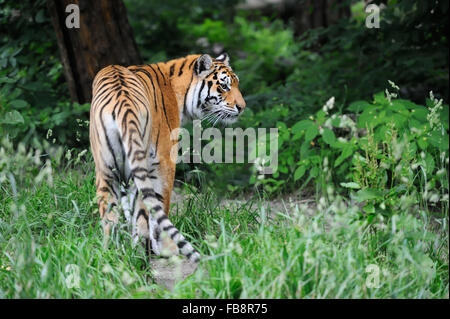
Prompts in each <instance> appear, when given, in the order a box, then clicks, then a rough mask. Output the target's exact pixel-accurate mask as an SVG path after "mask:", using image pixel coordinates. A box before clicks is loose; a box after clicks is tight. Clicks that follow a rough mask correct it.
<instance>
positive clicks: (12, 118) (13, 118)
mask: <svg viewBox="0 0 450 319" xmlns="http://www.w3.org/2000/svg"><path fill="white" fill-rule="evenodd" d="M23 123H24V120H23V117H22V115H21V114H20V113H19V112H17V111H16V110H14V111H11V112H7V113H5V115H3V117H1V118H0V124H10V125H14V124H23Z"/></svg>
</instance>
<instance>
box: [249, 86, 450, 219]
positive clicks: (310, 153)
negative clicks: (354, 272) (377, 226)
mask: <svg viewBox="0 0 450 319" xmlns="http://www.w3.org/2000/svg"><path fill="white" fill-rule="evenodd" d="M391 83H392V82H391ZM392 85H393V86H394V88H396V86H395V84H393V83H392ZM395 95H396V93H390V92H389V91H387V90H386V92H385V93H383V92H381V93H379V94H375V95H374V99H373V101H372V102H371V103H369V102H365V101H356V102H353V103H351V104H350V105H349V106H348V107H347V108H346V109H345V110H344V111H343V112H340V111H336V112H334V114H331V110H332V109H333V108H334V98H332V99H330V100H329V101H328V102H327V103H326V104H325V105H324V107H323V108H322V109H321V110H320V111H318V112H317V113H316V114H315V115H314V116H311V117H310V118H309V119H305V120H301V121H298V122H297V123H295V124H294V125H293V126H292V127H288V126H287V125H286V124H285V123H283V122H279V123H277V128H278V130H279V142H278V145H279V153H278V165H279V166H278V171H277V172H276V173H275V174H273V175H272V176H270V177H269V178H265V176H262V178H257V177H258V176H257V175H253V176H252V178H251V179H250V183H252V184H254V185H256V186H258V185H262V186H263V188H264V189H265V190H266V191H268V192H269V193H274V192H279V191H281V190H284V191H286V190H290V191H292V190H295V189H296V187H297V185H300V186H301V188H303V187H304V186H305V185H306V184H307V183H309V182H310V181H311V180H315V181H316V184H317V185H318V187H319V188H321V190H322V193H325V194H326V193H327V187H328V186H330V185H335V186H337V187H339V186H341V187H343V188H344V189H349V190H353V191H351V194H350V195H351V196H352V198H354V200H355V201H356V202H358V203H362V204H363V208H362V210H361V213H362V214H363V215H369V217H370V218H373V216H374V215H375V212H381V213H383V214H384V215H387V216H390V215H391V214H392V213H394V212H397V211H407V210H409V209H413V208H414V207H415V205H417V204H421V205H422V207H425V208H426V209H431V210H441V209H442V211H446V209H448V195H446V194H448V168H449V167H448V158H449V144H448V129H449V127H448V105H443V104H442V100H438V99H436V98H435V97H434V96H433V94H432V93H431V94H430V99H429V100H428V102H427V104H428V108H426V107H424V106H421V105H417V104H415V103H413V102H411V101H408V100H403V99H394V96H395ZM348 112H351V113H348ZM444 207H446V208H444Z"/></svg>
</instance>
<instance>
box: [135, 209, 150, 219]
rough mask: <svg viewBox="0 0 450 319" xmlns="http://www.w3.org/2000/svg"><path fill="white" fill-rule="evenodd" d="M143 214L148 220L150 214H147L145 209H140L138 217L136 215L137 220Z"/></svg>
mask: <svg viewBox="0 0 450 319" xmlns="http://www.w3.org/2000/svg"><path fill="white" fill-rule="evenodd" d="M141 215H143V216H144V218H145V220H146V221H147V222H148V216H147V215H146V214H145V209H140V210H139V212H138V214H137V217H136V220H138V219H139V217H140V216H141Z"/></svg>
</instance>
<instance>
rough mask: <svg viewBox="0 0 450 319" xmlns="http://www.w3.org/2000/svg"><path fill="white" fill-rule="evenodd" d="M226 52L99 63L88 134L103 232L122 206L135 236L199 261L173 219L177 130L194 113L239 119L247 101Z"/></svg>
mask: <svg viewBox="0 0 450 319" xmlns="http://www.w3.org/2000/svg"><path fill="white" fill-rule="evenodd" d="M229 60H230V58H229V55H228V54H226V53H223V54H221V55H220V56H218V57H216V58H212V57H211V56H210V55H209V54H194V55H188V56H186V57H182V58H178V59H174V60H170V61H167V62H159V63H155V64H146V65H136V66H128V67H124V66H120V65H110V66H107V67H105V68H103V69H101V70H100V71H99V72H98V73H97V74H96V76H95V78H94V80H93V84H92V102H91V109H90V124H89V139H90V146H91V151H92V154H93V158H94V162H95V175H96V195H97V201H98V210H99V214H100V219H101V224H102V227H103V233H104V237H105V238H109V236H110V234H111V232H112V230H113V229H115V227H116V226H117V224H118V223H119V217H120V216H121V215H120V214H121V212H123V214H124V215H125V219H126V222H127V223H128V225H130V226H131V227H130V229H131V238H132V241H133V243H134V244H136V243H138V242H140V243H141V244H143V245H145V246H146V247H147V250H148V251H150V252H152V253H154V254H156V255H161V256H172V255H182V256H184V257H185V258H187V259H188V260H190V261H193V262H198V261H199V260H200V258H201V255H200V254H199V252H198V251H197V250H196V249H194V247H193V246H192V245H191V243H190V242H189V241H188V240H186V238H185V237H184V236H183V235H182V234H181V232H180V231H179V230H178V229H177V228H176V227H175V226H174V225H173V223H172V222H171V221H170V219H169V217H168V216H169V209H170V197H171V193H172V188H173V184H174V178H175V166H176V165H175V160H176V155H175V158H174V156H173V154H172V156H171V150H172V149H173V147H176V146H177V142H178V137H177V138H171V134H173V132H177V131H176V130H177V129H179V128H180V125H182V124H185V123H187V122H189V121H192V120H195V119H199V120H202V119H208V120H209V121H210V122H212V123H213V125H214V124H215V123H216V122H220V123H222V124H224V125H229V124H232V123H234V122H236V121H237V119H238V118H239V116H240V115H241V114H242V112H243V110H244V108H245V106H246V102H245V100H244V98H243V96H242V94H241V92H240V89H239V78H238V76H237V75H236V74H235V73H234V72H233V70H232V68H231V66H230V63H229Z"/></svg>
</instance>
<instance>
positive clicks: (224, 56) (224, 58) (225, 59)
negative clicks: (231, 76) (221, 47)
mask: <svg viewBox="0 0 450 319" xmlns="http://www.w3.org/2000/svg"><path fill="white" fill-rule="evenodd" d="M216 60H217V61H221V62H223V63H224V64H225V65H226V66H230V57H229V56H228V53H226V52H224V53H222V54H221V55H219V56H218V57H217V58H216Z"/></svg>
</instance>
